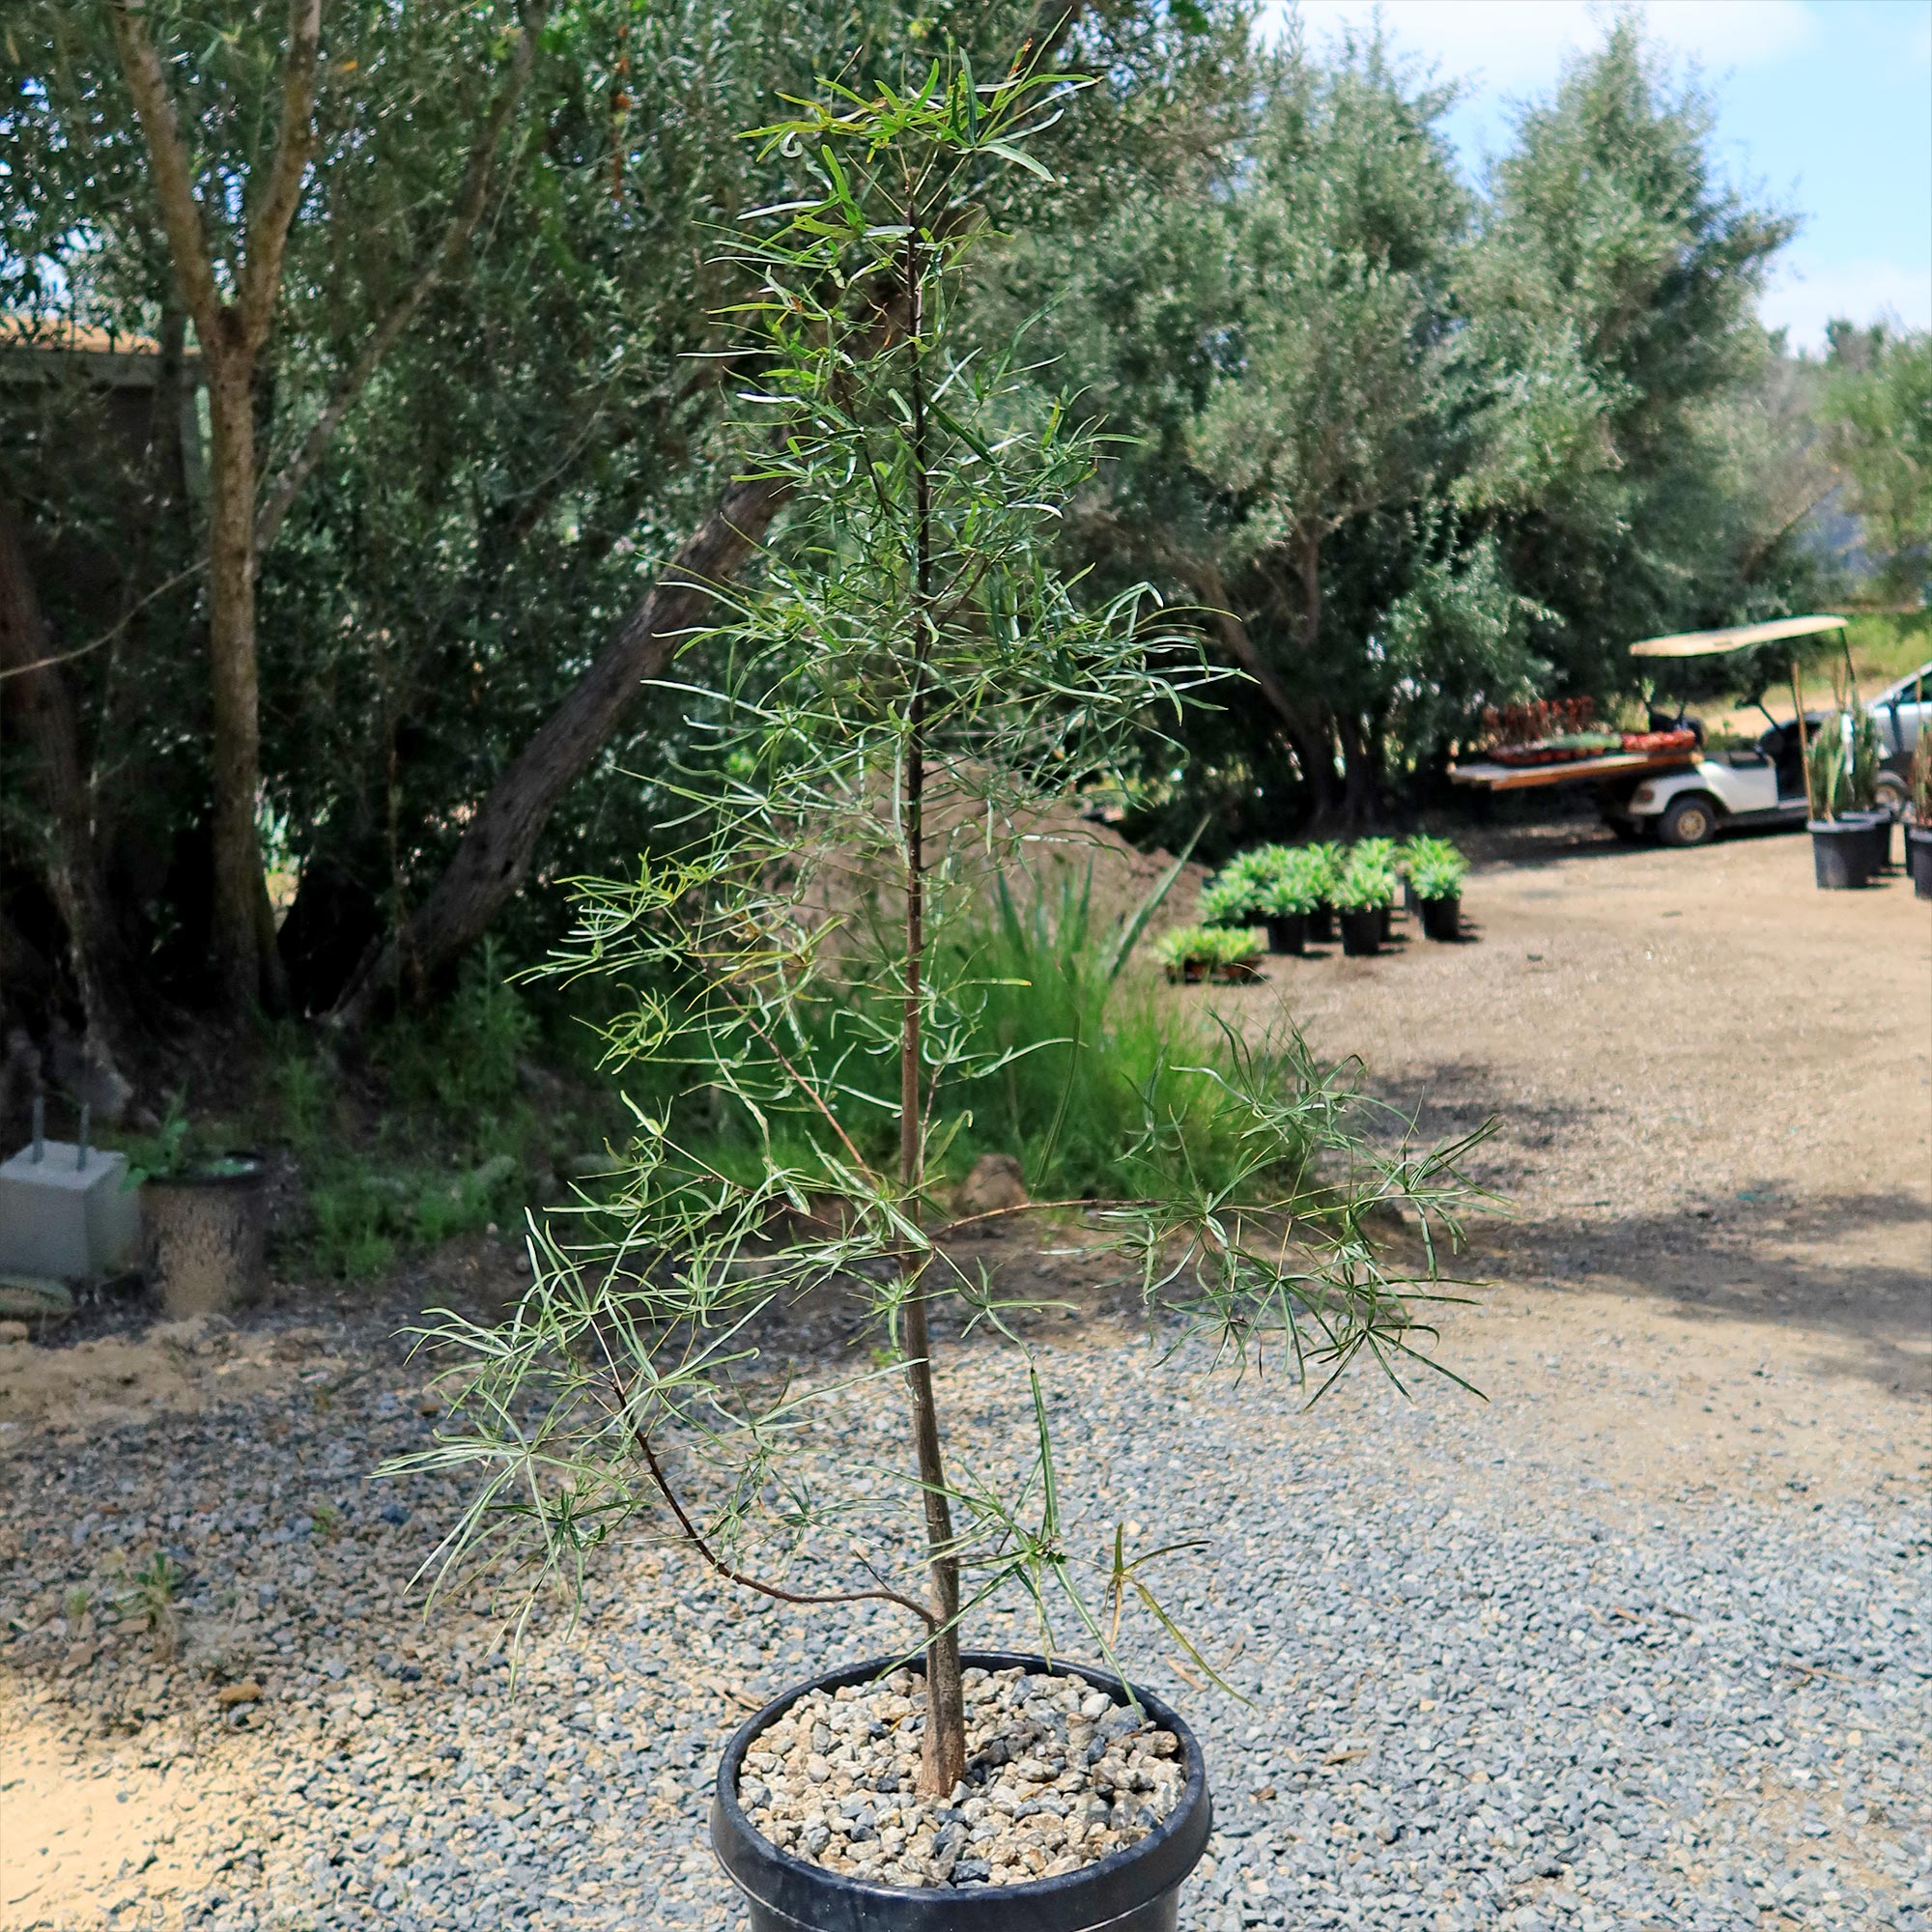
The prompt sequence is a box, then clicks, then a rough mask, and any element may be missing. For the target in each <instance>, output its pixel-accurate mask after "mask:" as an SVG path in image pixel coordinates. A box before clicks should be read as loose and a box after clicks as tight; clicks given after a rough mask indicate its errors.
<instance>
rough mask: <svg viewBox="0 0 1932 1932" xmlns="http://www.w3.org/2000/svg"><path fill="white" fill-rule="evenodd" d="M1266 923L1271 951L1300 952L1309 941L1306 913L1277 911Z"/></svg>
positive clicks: (1269, 949)
mask: <svg viewBox="0 0 1932 1932" xmlns="http://www.w3.org/2000/svg"><path fill="white" fill-rule="evenodd" d="M1267 933H1268V951H1269V952H1300V951H1301V949H1302V948H1303V947H1304V946H1305V945H1307V943H1308V915H1307V914H1306V913H1300V912H1284V913H1276V914H1275V915H1274V916H1273V917H1272V918H1270V919H1269V920H1268V921H1267Z"/></svg>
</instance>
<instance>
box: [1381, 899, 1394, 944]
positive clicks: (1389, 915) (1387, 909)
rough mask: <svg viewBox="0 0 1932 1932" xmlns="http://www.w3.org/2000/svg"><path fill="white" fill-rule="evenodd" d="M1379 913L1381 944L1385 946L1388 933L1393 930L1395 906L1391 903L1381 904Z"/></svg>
mask: <svg viewBox="0 0 1932 1932" xmlns="http://www.w3.org/2000/svg"><path fill="white" fill-rule="evenodd" d="M1381 915H1382V944H1383V945H1384V946H1386V945H1387V944H1388V943H1389V936H1390V934H1391V933H1393V932H1394V930H1395V907H1394V906H1392V905H1385V906H1383V907H1382V908H1381Z"/></svg>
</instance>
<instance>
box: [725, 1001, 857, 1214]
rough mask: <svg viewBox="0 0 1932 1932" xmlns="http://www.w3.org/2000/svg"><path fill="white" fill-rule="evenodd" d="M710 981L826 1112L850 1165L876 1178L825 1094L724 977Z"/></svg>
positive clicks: (822, 1111) (799, 1084)
mask: <svg viewBox="0 0 1932 1932" xmlns="http://www.w3.org/2000/svg"><path fill="white" fill-rule="evenodd" d="M712 984H713V985H715V986H716V987H717V988H718V990H719V991H720V992H721V993H723V994H724V995H725V998H726V999H727V1000H729V1001H730V1003H731V1005H732V1006H733V1007H734V1008H735V1009H737V1012H738V1016H739V1018H740V1019H742V1020H743V1021H744V1022H745V1024H746V1025H747V1026H748V1027H750V1028H751V1029H752V1031H753V1033H754V1034H756V1035H757V1036H758V1037H759V1038H760V1039H761V1040H763V1041H764V1043H765V1050H766V1051H767V1052H768V1053H770V1055H771V1056H772V1058H773V1059H774V1060H776V1061H777V1062H778V1064H779V1065H781V1066H782V1067H783V1068H784V1070H785V1071H786V1072H787V1073H789V1074H790V1075H791V1077H792V1078H793V1079H794V1080H795V1081H797V1082H798V1090H799V1092H800V1093H801V1094H804V1095H805V1096H806V1098H807V1099H809V1100H810V1102H811V1104H812V1105H813V1106H814V1107H816V1108H817V1109H818V1111H819V1112H820V1113H821V1114H823V1115H824V1116H825V1119H826V1121H827V1122H828V1123H829V1124H830V1125H831V1128H832V1131H833V1132H834V1133H835V1134H837V1135H838V1139H839V1142H840V1144H841V1145H842V1146H843V1147H844V1149H845V1151H846V1152H847V1153H848V1154H850V1155H851V1156H852V1165H853V1166H854V1167H856V1168H857V1169H858V1170H859V1172H860V1173H861V1174H863V1175H865V1176H866V1177H867V1179H874V1180H876V1179H878V1177H877V1176H876V1175H875V1174H873V1172H872V1168H871V1164H870V1163H869V1162H868V1161H867V1159H866V1156H865V1155H864V1154H862V1153H861V1152H860V1151H859V1150H858V1148H857V1147H856V1146H855V1145H854V1144H853V1141H852V1136H851V1135H850V1134H848V1133H847V1132H846V1131H845V1129H844V1128H843V1127H842V1126H840V1125H839V1123H838V1115H837V1114H835V1113H834V1112H833V1111H832V1109H831V1107H830V1106H829V1105H828V1104H827V1102H826V1099H825V1096H824V1095H823V1094H820V1093H819V1091H818V1089H817V1088H816V1087H815V1086H814V1085H813V1084H812V1083H811V1082H810V1080H808V1079H807V1078H806V1076H805V1075H804V1074H802V1073H801V1072H800V1071H799V1070H798V1068H797V1067H796V1066H794V1065H792V1064H791V1062H790V1061H789V1060H787V1059H786V1058H785V1053H784V1049H783V1048H782V1047H781V1046H780V1045H779V1043H778V1041H777V1040H775V1039H774V1038H773V1037H771V1035H770V1034H769V1033H767V1032H766V1031H765V1029H764V1028H763V1027H761V1026H760V1025H759V1024H758V1022H757V1021H756V1019H754V1018H753V1015H752V1011H751V1009H750V1008H748V1007H747V1006H746V1004H745V1002H744V1001H743V1000H741V999H739V997H738V996H737V994H736V993H734V992H733V991H732V990H731V988H730V987H729V986H727V985H726V984H725V981H724V980H713V981H712Z"/></svg>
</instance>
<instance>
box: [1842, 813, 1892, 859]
mask: <svg viewBox="0 0 1932 1932" xmlns="http://www.w3.org/2000/svg"><path fill="white" fill-rule="evenodd" d="M1845 817H1846V818H1847V819H1848V820H1849V821H1850V822H1851V823H1852V824H1854V825H1862V826H1863V827H1864V829H1865V850H1866V855H1867V864H1866V867H1865V870H1866V871H1867V872H1868V873H1870V872H1888V871H1889V870H1890V869H1891V813H1890V812H1889V811H1880V810H1861V811H1848V812H1846V813H1845Z"/></svg>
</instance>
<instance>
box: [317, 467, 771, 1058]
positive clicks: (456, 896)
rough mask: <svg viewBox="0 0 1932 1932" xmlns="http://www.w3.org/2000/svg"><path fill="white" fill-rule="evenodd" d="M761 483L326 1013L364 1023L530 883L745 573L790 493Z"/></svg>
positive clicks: (642, 612) (500, 784)
mask: <svg viewBox="0 0 1932 1932" xmlns="http://www.w3.org/2000/svg"><path fill="white" fill-rule="evenodd" d="M789 494H790V490H789V486H787V485H786V484H784V483H782V482H781V481H779V480H777V479H774V478H768V477H750V478H746V479H743V480H741V481H739V482H736V483H733V484H732V485H731V487H730V488H729V489H728V490H727V491H726V492H725V496H724V498H723V500H722V501H721V502H720V503H719V505H718V507H717V508H716V509H715V510H713V511H712V512H711V514H710V515H709V516H708V517H706V518H705V520H704V522H703V523H702V524H700V525H699V526H698V527H697V529H696V532H694V534H693V535H692V537H691V538H690V540H689V541H688V542H687V543H686V544H685V545H684V547H683V548H682V549H681V550H680V551H679V552H678V553H677V554H676V556H674V557H673V558H672V559H671V561H670V563H669V564H668V566H667V567H666V569H665V570H664V571H663V572H662V574H661V575H660V576H659V578H658V580H657V582H655V583H654V584H653V585H652V586H651V589H650V591H649V593H648V594H647V595H646V596H645V597H644V599H643V600H642V602H641V603H639V605H638V606H637V607H636V608H635V609H634V610H633V611H631V613H630V615H629V616H627V617H626V618H625V619H624V621H623V623H622V624H621V625H619V626H618V628H617V630H616V632H615V634H614V635H613V636H612V637H611V641H610V642H609V643H607V644H606V645H605V646H604V648H603V650H602V651H600V652H599V653H598V655H597V658H596V661H595V662H594V663H593V664H592V665H591V667H590V668H589V669H588V670H587V671H585V672H584V673H583V675H582V677H581V678H580V679H579V680H578V681H577V683H576V684H575V685H574V686H573V687H572V688H571V691H570V694H569V696H566V697H565V698H564V700H563V702H562V703H561V704H559V705H558V706H557V708H556V709H555V710H554V712H552V714H551V715H550V717H549V718H548V719H547V720H546V721H545V723H544V725H542V727H541V728H540V729H539V730H538V731H537V733H536V735H535V736H534V737H533V738H531V740H530V742H529V743H528V744H527V745H526V746H525V747H524V749H523V751H522V752H520V753H518V754H517V757H516V759H515V760H514V761H513V762H512V764H511V765H510V767H509V769H508V770H507V771H505V772H504V773H503V775H502V777H500V778H499V779H498V780H497V782H496V783H495V784H494V785H492V786H491V788H490V790H489V792H488V794H487V795H486V796H485V797H484V799H483V802H482V803H481V804H480V805H479V806H478V807H477V808H476V811H475V815H474V816H473V817H472V818H471V819H470V821H469V826H468V828H467V829H466V830H465V832H464V835H463V838H462V840H461V841H460V842H459V843H458V845H457V848H456V851H455V854H454V856H453V857H452V858H451V859H450V862H449V864H448V866H447V867H444V869H443V872H442V875H441V877H440V878H439V879H438V880H437V882H436V885H435V886H434V887H433V888H432V890H431V892H430V894H429V896H428V897H427V898H425V899H424V901H423V902H422V904H421V905H420V906H418V907H417V908H416V910H415V912H414V913H413V914H412V915H411V917H410V919H409V921H408V923H406V924H405V925H404V926H403V928H402V930H401V931H400V932H398V933H395V934H394V935H392V936H391V937H390V938H389V939H387V940H385V941H384V943H383V944H382V945H381V946H380V947H379V948H377V949H375V950H374V952H372V953H371V955H370V957H369V958H368V959H367V960H366V961H365V962H364V963H363V965H362V966H361V967H360V968H359V969H358V971H357V972H356V974H355V979H354V980H352V981H351V983H350V985H349V987H348V988H347V990H346V991H345V992H344V993H343V996H342V998H341V1000H340V1001H338V1002H337V1004H336V1007H335V1011H334V1015H333V1017H334V1018H335V1020H336V1022H337V1023H338V1024H339V1025H341V1026H344V1027H348V1028H352V1029H353V1028H357V1027H361V1026H363V1025H365V1024H367V1022H368V1021H369V1020H370V1019H372V1018H373V1017H374V1016H375V1014H376V1013H377V1011H378V1010H379V1009H381V1007H382V1005H383V1003H384V1001H385V1000H388V999H390V998H393V997H394V996H395V995H396V993H397V992H398V991H399V990H401V988H402V986H403V983H404V981H405V980H412V981H414V982H416V983H421V982H422V981H424V980H428V979H430V978H431V977H433V976H434V975H435V974H437V973H438V972H440V970H441V969H442V968H443V967H445V966H447V965H448V964H449V963H450V961H451V960H453V959H455V958H456V957H457V955H458V954H459V953H461V952H464V951H465V949H466V948H468V947H469V945H471V944H472V943H473V942H474V941H475V940H476V939H478V938H480V937H481V936H482V934H483V933H484V932H485V931H487V930H488V929H489V926H490V923H491V922H492V921H493V920H494V919H495V918H496V917H497V914H498V913H499V912H500V911H501V910H502V909H503V907H504V906H505V905H507V904H508V903H509V901H510V900H511V899H512V898H514V897H515V896H516V895H517V893H518V891H519V890H520V889H521V887H522V886H523V883H524V880H525V879H526V877H527V876H528V873H529V869H530V861H531V860H532V858H534V856H535V854H536V848H537V840H538V839H539V838H541V837H542V834H543V829H544V826H545V824H546V823H547V822H548V821H549V818H550V815H551V813H552V812H553V811H554V810H555V809H556V806H557V804H558V802H559V801H560V800H561V799H562V798H563V796H564V794H565V793H566V792H567V791H569V790H570V788H571V786H572V785H574V784H575V783H576V782H577V781H578V780H579V779H581V778H582V776H583V774H584V773H585V772H586V771H588V770H589V769H590V766H591V763H592V762H593V761H594V760H595V758H596V756H597V754H598V753H599V752H601V751H602V750H603V749H604V747H605V745H606V744H607V743H609V741H610V739H611V734H612V733H613V732H614V731H615V730H616V729H617V726H618V725H619V723H620V722H621V721H622V719H623V716H624V714H625V712H626V711H627V710H628V709H629V708H630V706H631V703H632V701H633V700H634V699H635V698H636V696H637V695H638V692H639V688H640V687H641V686H642V685H644V684H645V683H647V682H648V681H649V680H650V679H652V678H655V677H658V676H661V675H662V674H663V672H664V669H665V668H666V666H667V665H668V664H669V662H670V660H671V658H672V657H673V656H674V655H675V654H676V651H677V648H678V646H679V645H680V644H681V643H682V642H683V641H684V638H685V634H686V633H688V632H689V631H690V630H692V629H693V627H694V626H696V624H697V623H698V622H699V621H700V619H701V618H702V616H703V614H704V612H705V611H706V610H707V609H708V608H709V606H710V604H711V601H712V586H713V585H715V584H718V583H721V582H725V580H726V579H728V578H730V577H732V576H733V575H735V574H736V572H737V571H738V570H740V569H741V568H742V567H743V565H744V563H745V560H746V559H747V558H748V557H749V556H750V555H751V554H752V552H753V550H754V549H755V548H756V547H757V545H758V543H759V542H760V541H761V540H762V538H763V536H764V533H765V531H766V530H767V529H769V528H770V526H771V522H772V519H773V518H774V517H775V516H777V515H778V513H779V510H780V508H781V506H782V504H783V503H784V500H785V498H786V497H787V496H789Z"/></svg>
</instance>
